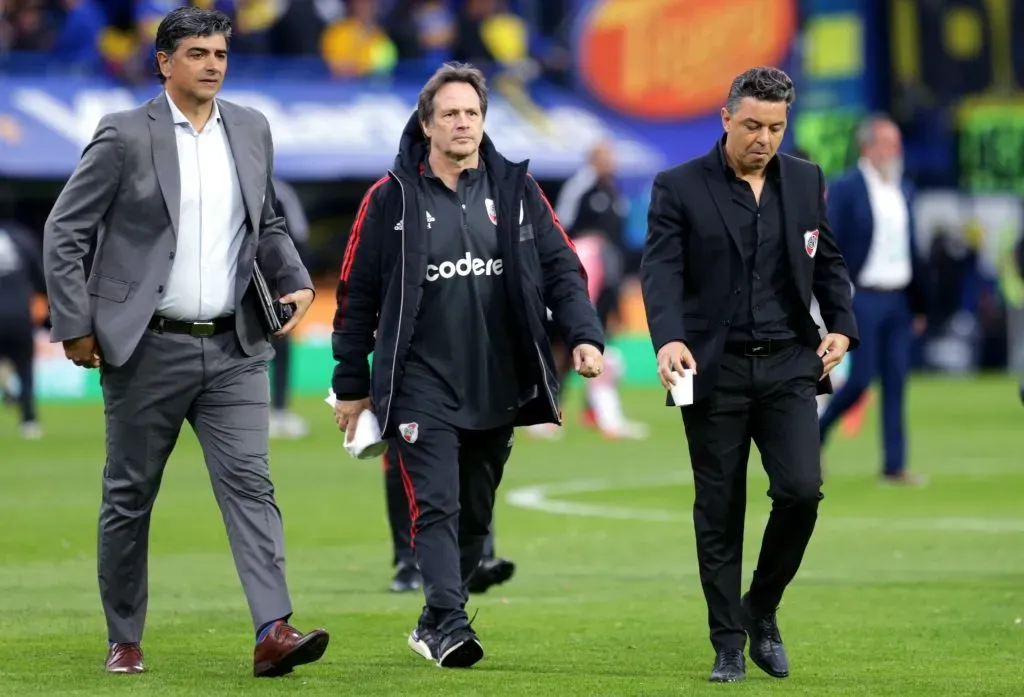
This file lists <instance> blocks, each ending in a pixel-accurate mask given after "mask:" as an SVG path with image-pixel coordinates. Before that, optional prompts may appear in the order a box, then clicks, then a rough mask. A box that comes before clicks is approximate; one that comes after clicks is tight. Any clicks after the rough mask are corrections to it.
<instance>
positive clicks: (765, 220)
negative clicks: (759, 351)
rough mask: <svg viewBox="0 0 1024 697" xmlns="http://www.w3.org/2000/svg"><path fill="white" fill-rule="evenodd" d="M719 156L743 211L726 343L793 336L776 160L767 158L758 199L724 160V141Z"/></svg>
mask: <svg viewBox="0 0 1024 697" xmlns="http://www.w3.org/2000/svg"><path fill="white" fill-rule="evenodd" d="M718 154H719V156H720V158H721V161H722V168H723V169H724V170H725V179H726V181H727V182H728V183H729V191H730V192H731V194H732V201H731V202H730V205H733V206H736V208H737V209H739V210H741V211H742V212H743V216H745V218H746V222H745V223H744V224H743V226H742V227H741V228H740V230H739V233H740V248H741V257H742V259H743V276H742V282H741V283H740V284H739V287H738V288H737V290H738V291H739V296H740V297H739V302H738V303H737V305H736V312H735V314H733V317H732V320H731V321H730V325H729V334H728V337H727V339H728V340H729V341H751V340H760V339H793V338H795V337H796V332H795V331H793V328H792V326H791V323H790V320H791V318H792V317H793V316H794V315H793V299H792V297H793V288H792V283H791V281H790V270H789V262H788V260H787V257H786V244H785V239H784V237H783V220H782V187H781V186H780V181H781V178H780V172H779V159H778V158H777V157H773V158H772V159H771V161H769V163H768V166H767V171H766V173H765V182H764V188H763V189H762V190H761V200H760V202H758V200H757V199H756V198H755V197H754V191H753V189H751V187H750V184H748V183H747V182H745V181H744V180H742V179H740V178H739V177H737V176H736V174H735V172H733V170H732V167H730V166H729V164H728V163H727V161H726V159H725V152H724V151H723V148H722V144H721V143H719V147H718Z"/></svg>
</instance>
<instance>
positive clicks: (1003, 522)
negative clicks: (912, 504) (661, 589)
mask: <svg viewBox="0 0 1024 697" xmlns="http://www.w3.org/2000/svg"><path fill="white" fill-rule="evenodd" d="M692 484H693V478H692V476H691V475H690V473H689V472H685V473H680V474H677V475H674V476H664V477H648V478H643V479H630V480H622V481H612V480H607V479H575V480H570V481H566V482H556V483H551V484H537V485H533V486H525V487H519V488H516V489H512V490H511V491H509V492H508V493H507V494H506V495H505V501H506V502H508V504H509V505H511V506H515V507H516V508H523V509H527V510H533V511H540V512H543V513H554V514H559V515H571V516H578V517H582V518H607V519H613V520H637V521H651V522H659V523H692V522H693V518H692V516H691V514H690V509H689V506H685V507H683V506H681V507H680V510H679V511H666V510H663V509H657V508H631V507H628V506H609V505H605V504H596V503H584V502H580V501H565V500H562V499H559V498H557V497H559V496H566V495H571V494H584V493H597V492H602V491H623V490H628V489H645V488H653V487H659V486H690V485H692ZM764 520H767V519H766V518H762V521H764ZM818 526H819V528H824V529H836V528H840V529H847V530H851V529H852V530H864V529H875V528H878V529H885V530H905V531H925V532H932V531H942V532H964V533H967V532H975V533H992V534H1000V533H1003V534H1005V533H1024V519H1019V518H924V517H922V518H887V517H849V516H847V517H833V516H829V515H827V514H826V515H822V516H821V517H820V518H819V519H818Z"/></svg>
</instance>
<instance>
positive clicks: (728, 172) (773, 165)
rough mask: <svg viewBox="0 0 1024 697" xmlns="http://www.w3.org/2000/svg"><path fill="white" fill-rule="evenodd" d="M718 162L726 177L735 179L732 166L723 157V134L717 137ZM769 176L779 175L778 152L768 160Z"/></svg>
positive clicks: (776, 176)
mask: <svg viewBox="0 0 1024 697" xmlns="http://www.w3.org/2000/svg"><path fill="white" fill-rule="evenodd" d="M718 162H719V164H720V165H721V166H722V171H723V172H725V178H726V179H737V178H738V177H737V176H736V172H734V171H733V169H732V167H730V166H729V161H728V160H726V159H725V136H724V135H723V136H722V137H721V138H719V139H718ZM766 173H767V174H768V175H769V176H770V177H772V178H778V177H779V176H780V175H781V166H780V165H779V154H778V153H775V155H774V156H773V157H772V159H770V160H768V166H767V172H766Z"/></svg>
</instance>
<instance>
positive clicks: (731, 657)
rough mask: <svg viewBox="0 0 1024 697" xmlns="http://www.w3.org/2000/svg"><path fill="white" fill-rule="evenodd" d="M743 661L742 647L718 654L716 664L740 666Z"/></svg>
mask: <svg viewBox="0 0 1024 697" xmlns="http://www.w3.org/2000/svg"><path fill="white" fill-rule="evenodd" d="M742 663H743V651H742V650H740V649H727V650H725V651H723V652H722V653H720V654H719V655H718V661H717V663H716V664H715V667H717V668H724V667H725V666H735V667H739V666H740V665H742Z"/></svg>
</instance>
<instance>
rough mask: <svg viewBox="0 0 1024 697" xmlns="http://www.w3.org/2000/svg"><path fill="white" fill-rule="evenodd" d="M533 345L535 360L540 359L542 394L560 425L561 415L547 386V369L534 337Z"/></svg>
mask: <svg viewBox="0 0 1024 697" xmlns="http://www.w3.org/2000/svg"><path fill="white" fill-rule="evenodd" d="M533 347H534V348H535V349H537V360H538V361H540V379H541V380H542V381H543V382H544V395H545V396H546V397H547V398H548V404H549V405H551V413H553V414H554V415H555V422H556V423H557V424H558V425H559V426H561V425H562V416H561V415H560V414H559V413H558V405H556V404H555V398H554V396H553V395H552V393H551V388H550V387H549V386H548V371H547V369H546V368H545V367H544V354H543V353H542V352H541V350H540V345H538V344H537V340H536V339H534V341H533Z"/></svg>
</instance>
